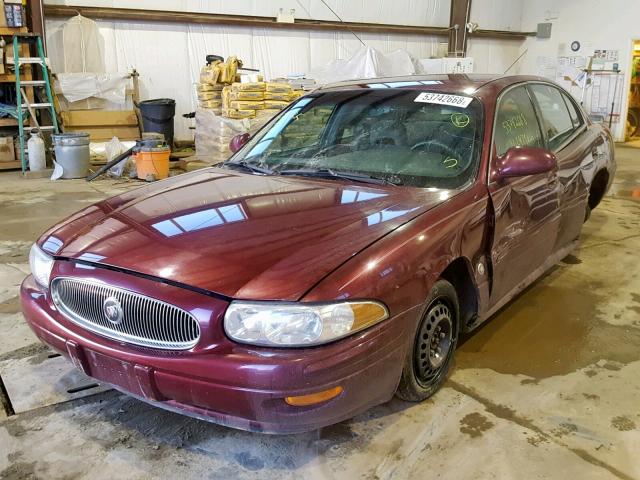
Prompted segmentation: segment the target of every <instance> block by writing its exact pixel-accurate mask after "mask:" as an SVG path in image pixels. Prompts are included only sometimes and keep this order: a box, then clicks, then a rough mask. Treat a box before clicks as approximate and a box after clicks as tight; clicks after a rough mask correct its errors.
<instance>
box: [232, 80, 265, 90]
mask: <svg viewBox="0 0 640 480" xmlns="http://www.w3.org/2000/svg"><path fill="white" fill-rule="evenodd" d="M231 89H232V90H233V91H234V92H244V91H250V92H264V89H265V83H264V82H246V83H238V82H236V83H234V84H233V85H231Z"/></svg>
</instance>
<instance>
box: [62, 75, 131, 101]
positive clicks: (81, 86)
mask: <svg viewBox="0 0 640 480" xmlns="http://www.w3.org/2000/svg"><path fill="white" fill-rule="evenodd" d="M56 77H57V80H58V82H57V90H56V91H59V92H60V93H62V94H63V95H64V97H65V98H66V99H67V100H68V101H69V102H77V101H79V100H84V99H85V98H89V97H96V98H102V99H103V100H107V101H108V102H114V103H124V102H125V100H126V96H125V95H126V89H127V86H128V85H129V84H130V83H131V81H130V80H129V76H128V75H127V74H124V75H123V74H120V73H58V74H57V75H56Z"/></svg>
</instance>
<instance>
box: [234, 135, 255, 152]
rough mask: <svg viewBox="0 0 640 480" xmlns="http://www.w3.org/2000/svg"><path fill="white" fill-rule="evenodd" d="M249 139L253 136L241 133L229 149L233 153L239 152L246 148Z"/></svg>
mask: <svg viewBox="0 0 640 480" xmlns="http://www.w3.org/2000/svg"><path fill="white" fill-rule="evenodd" d="M249 138H251V135H249V134H248V133H240V134H238V135H236V136H235V137H233V138H232V139H231V141H230V142H229V149H231V151H232V152H233V153H236V152H237V151H238V150H240V149H241V148H242V147H244V145H245V144H246V143H247V142H248V141H249Z"/></svg>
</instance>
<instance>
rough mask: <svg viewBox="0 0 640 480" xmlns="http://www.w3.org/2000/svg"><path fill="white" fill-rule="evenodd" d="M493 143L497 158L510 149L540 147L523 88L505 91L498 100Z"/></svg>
mask: <svg viewBox="0 0 640 480" xmlns="http://www.w3.org/2000/svg"><path fill="white" fill-rule="evenodd" d="M495 128H496V131H495V135H494V142H495V147H496V152H497V154H498V156H500V155H503V154H504V153H505V152H506V151H507V150H509V149H510V148H511V147H542V146H544V143H543V141H542V135H541V133H540V126H539V125H538V119H537V118H536V114H535V110H534V108H533V104H532V103H531V99H530V98H529V93H528V92H527V90H526V89H525V88H524V87H516V88H513V89H511V90H509V91H507V92H506V93H505V94H504V95H502V97H501V98H500V103H499V104H498V111H497V114H496V127H495Z"/></svg>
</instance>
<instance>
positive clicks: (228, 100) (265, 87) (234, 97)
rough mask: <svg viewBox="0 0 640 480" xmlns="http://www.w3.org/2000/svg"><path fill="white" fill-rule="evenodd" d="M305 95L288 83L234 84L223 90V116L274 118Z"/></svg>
mask: <svg viewBox="0 0 640 480" xmlns="http://www.w3.org/2000/svg"><path fill="white" fill-rule="evenodd" d="M302 94H303V92H302V91H298V90H296V91H294V90H293V89H292V88H291V85H289V84H288V83H275V82H244V83H239V82H236V83H233V84H231V85H228V86H226V87H224V88H223V89H222V115H223V116H224V117H227V118H234V119H241V118H255V117H258V116H267V117H269V118H270V117H273V116H274V115H275V114H277V113H278V112H279V111H280V110H282V109H283V108H285V107H286V106H287V105H289V103H291V102H292V101H293V100H295V99H296V98H298V97H300V96H301V95H302Z"/></svg>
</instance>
